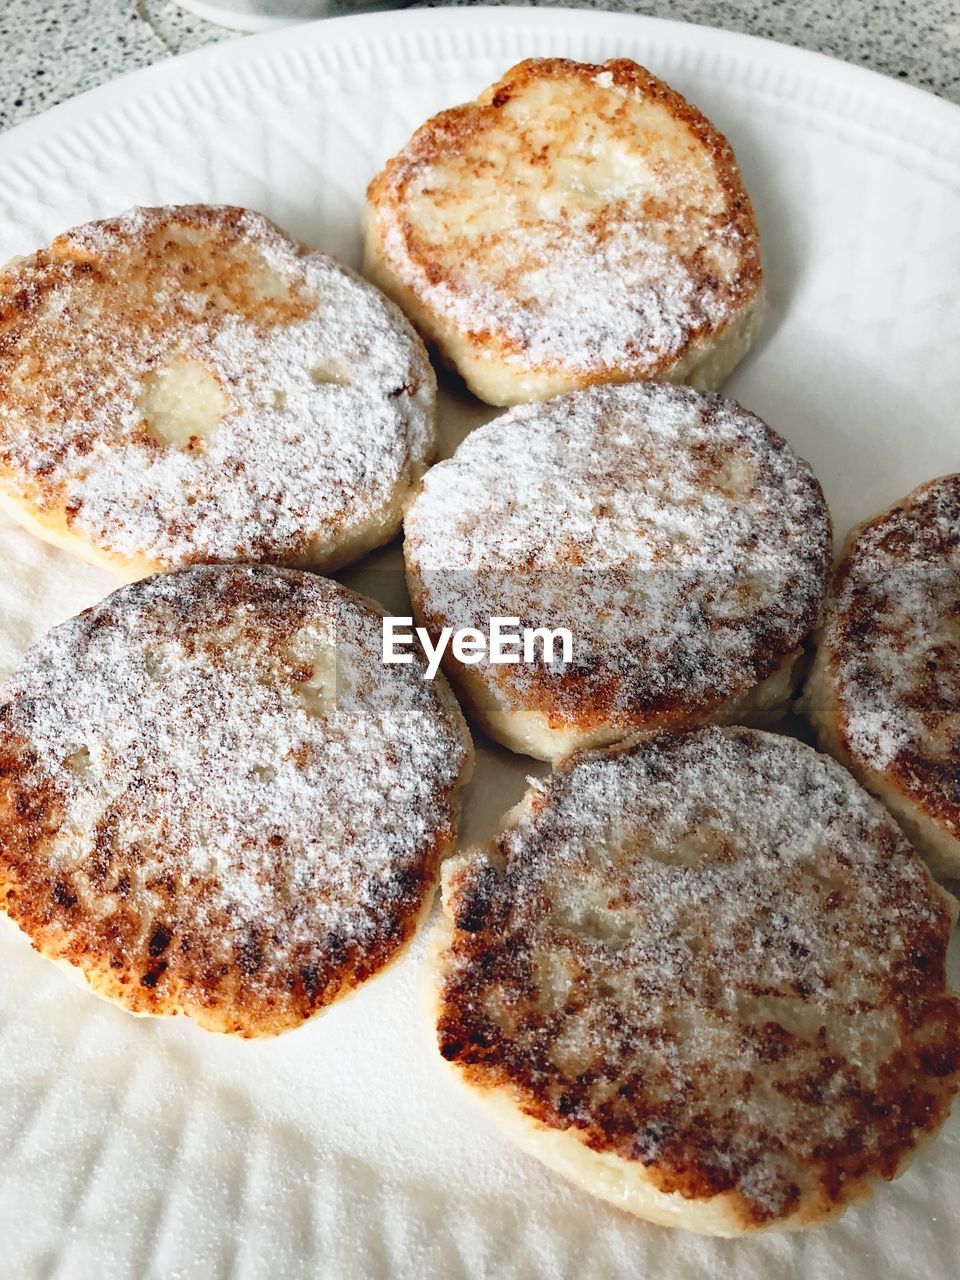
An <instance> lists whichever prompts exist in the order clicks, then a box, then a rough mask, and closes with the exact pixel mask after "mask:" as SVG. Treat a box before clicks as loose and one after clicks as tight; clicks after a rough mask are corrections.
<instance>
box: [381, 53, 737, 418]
mask: <svg viewBox="0 0 960 1280" xmlns="http://www.w3.org/2000/svg"><path fill="white" fill-rule="evenodd" d="M365 271H366V274H367V275H368V276H369V277H370V279H372V280H375V281H376V282H377V283H378V284H379V285H380V287H381V288H382V289H383V290H384V291H385V292H386V293H388V294H389V295H390V296H391V297H393V298H395V299H396V300H397V301H398V302H399V303H400V305H401V306H402V307H403V308H404V310H405V311H406V312H407V314H408V315H409V316H410V317H411V318H412V319H413V321H414V323H415V324H416V325H417V326H418V328H419V329H420V331H421V332H422V333H423V334H424V335H425V336H426V337H427V338H429V339H430V340H432V342H434V343H435V344H436V346H437V347H438V349H439V351H440V353H441V355H442V356H443V357H444V358H445V359H446V360H447V361H448V362H449V363H450V364H452V365H453V366H454V367H455V368H456V369H457V370H458V371H459V373H460V374H461V375H462V376H463V378H464V379H465V380H466V383H467V386H468V387H469V388H470V390H471V391H473V392H474V393H475V394H476V395H478V396H479V397H480V398H481V399H482V400H486V401H488V402H489V403H490V404H497V405H510V404H519V403H522V402H525V401H529V400H543V399H546V398H547V397H548V396H553V395H558V394H559V393H560V392H563V391H570V390H573V389H574V388H576V387H585V386H588V385H590V384H592V383H595V382H629V381H634V380H636V379H646V378H651V379H655V380H657V381H666V382H687V383H690V384H691V385H692V386H695V387H698V388H699V389H700V390H713V389H715V388H716V387H718V386H720V384H721V383H722V382H723V380H724V379H725V378H726V377H727V375H728V374H729V373H730V372H731V370H732V369H733V368H734V367H735V365H737V364H738V363H739V361H740V360H741V359H742V358H743V356H744V355H746V353H747V351H748V349H749V347H750V344H751V342H752V341H753V338H754V336H755V334H756V332H757V329H758V328H759V325H760V321H761V318H762V310H763V305H762V302H763V299H762V287H761V286H762V271H761V266H760V250H759V239H758V235H757V227H756V223H755V221H754V216H753V209H752V207H751V204H750V198H749V196H748V195H747V192H746V189H745V188H744V185H743V180H742V178H741V176H740V171H739V169H738V167H737V162H736V159H735V157H734V154H733V151H732V149H731V147H730V144H729V143H728V142H727V140H726V139H725V138H724V137H723V136H722V135H721V134H720V133H718V131H717V130H716V129H715V128H714V127H713V125H712V124H711V123H710V121H709V120H707V119H705V118H704V116H702V115H701V114H700V112H699V111H697V109H696V108H695V107H693V106H691V105H690V103H688V102H686V101H685V100H684V99H683V98H682V97H680V95H679V94H677V93H674V91H673V90H672V89H670V88H669V87H668V86H667V85H665V84H664V83H663V81H661V80H658V79H656V77H655V76H652V75H651V74H650V73H649V72H648V71H646V70H645V69H644V68H643V67H640V66H638V65H637V64H636V63H635V62H631V61H629V60H628V59H626V58H620V59H616V60H614V61H610V62H606V63H604V64H603V65H602V66H593V65H588V64H584V63H578V62H570V61H568V60H566V59H564V58H532V59H529V60H528V61H526V62H521V63H520V64H519V65H518V66H516V67H514V68H512V70H510V71H508V72H507V74H506V75H505V76H504V78H503V79H502V80H500V81H499V82H498V83H497V84H495V85H492V86H491V87H490V88H489V89H487V90H486V91H485V92H484V93H483V94H481V95H480V97H479V99H478V100H477V101H476V102H472V103H468V104H467V105H465V106H461V107H454V108H453V109H452V110H449V111H442V112H441V113H440V114H439V115H437V116H434V117H433V119H432V120H428V121H427V123H426V124H424V125H423V126H422V127H421V128H420V129H418V130H417V132H416V133H415V134H414V135H413V137H412V138H411V139H410V141H409V142H408V143H407V145H406V146H405V147H404V148H403V150H402V151H401V152H400V153H399V154H398V155H396V156H395V157H394V158H393V159H392V160H390V161H389V162H388V163H387V165H386V167H385V168H384V169H383V171H382V172H381V173H380V174H378V175H377V177H376V178H374V179H373V181H372V182H371V183H370V187H369V189H368V192H367V208H366V260H365Z"/></svg>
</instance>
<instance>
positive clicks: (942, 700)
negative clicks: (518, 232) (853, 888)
mask: <svg viewBox="0 0 960 1280" xmlns="http://www.w3.org/2000/svg"><path fill="white" fill-rule="evenodd" d="M803 707H804V710H805V711H806V713H807V715H808V716H809V718H810V720H811V722H812V723H813V725H814V727H815V728H816V730H817V733H818V737H819V742H820V746H821V748H822V749H823V750H824V751H829V752H830V753H831V755H835V756H836V757H837V759H838V760H841V761H842V762H843V763H844V764H845V765H846V766H847V768H848V769H850V770H851V771H852V772H853V774H854V775H855V776H856V777H857V778H858V779H859V780H860V782H862V783H863V785H864V786H865V787H866V788H867V789H868V790H869V791H872V792H873V794H874V795H876V796H878V797H879V798H880V799H881V800H882V801H883V802H884V804H885V805H886V806H887V808H888V809H890V810H891V812H892V813H893V814H894V816H895V817H896V818H897V819H898V820H899V822H900V825H901V826H902V827H903V828H904V830H905V831H906V833H907V835H908V836H909V837H910V839H911V841H912V842H913V844H914V845H915V847H916V848H917V849H918V850H919V851H920V853H922V854H923V855H924V857H925V858H926V859H927V861H928V862H929V864H930V866H931V868H932V869H933V871H934V872H935V873H936V874H938V875H942V876H945V877H947V878H951V879H960V475H950V476H943V477H941V478H940V479H938V480H932V481H930V483H929V484H925V485H921V486H920V488H919V489H915V490H914V491H913V493H911V494H909V495H908V496H907V497H906V498H904V500H903V501H902V502H900V503H898V504H897V505H896V506H895V507H892V508H891V509H890V510H889V511H885V512H883V514H881V515H878V516H875V517H874V518H873V519H872V520H868V521H866V523H865V524H862V525H860V526H859V528H857V529H854V530H853V532H852V533H851V534H850V536H849V538H848V539H847V542H846V545H845V547H844V550H843V553H842V555H841V557H840V561H839V563H838V565H837V568H836V571H835V575H834V580H833V586H832V589H831V592H830V595H829V606H828V608H827V611H826V617H825V622H824V626H823V630H822V634H821V635H820V637H819V643H818V647H817V655H816V659H815V661H814V665H813V669H812V670H811V673H810V678H809V680H808V682H807V686H806V689H805V691H804V699H803Z"/></svg>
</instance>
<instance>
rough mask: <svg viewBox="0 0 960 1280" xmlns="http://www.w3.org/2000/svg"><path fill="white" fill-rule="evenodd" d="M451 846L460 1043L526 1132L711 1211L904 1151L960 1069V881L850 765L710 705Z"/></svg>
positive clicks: (629, 1184) (780, 1200)
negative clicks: (926, 856) (952, 948)
mask: <svg viewBox="0 0 960 1280" xmlns="http://www.w3.org/2000/svg"><path fill="white" fill-rule="evenodd" d="M507 821H508V822H509V825H508V826H507V827H506V828H505V829H504V830H503V832H502V833H501V834H500V835H499V836H498V837H497V838H496V839H495V840H494V841H493V842H492V843H491V844H490V846H489V847H487V848H486V849H475V850H472V851H470V852H468V853H465V854H463V855H460V856H457V857H456V858H453V859H451V860H449V861H448V862H447V863H446V864H445V865H444V869H443V898H444V919H443V921H442V923H441V925H440V926H439V927H438V929H437V932H436V934H435V937H434V939H433V944H434V945H433V952H432V959H431V968H432V974H431V977H432V981H431V983H430V991H431V998H432V999H433V1000H434V1002H435V1007H434V1008H433V1010H432V1012H433V1014H434V1017H435V1025H436V1028H437V1043H438V1047H439V1050H440V1054H441V1055H442V1057H443V1058H444V1059H445V1060H446V1061H447V1062H448V1063H449V1064H450V1065H451V1066H452V1068H453V1069H454V1074H455V1075H456V1077H457V1078H458V1079H459V1080H460V1081H461V1082H462V1083H463V1084H465V1085H466V1086H467V1087H468V1088H469V1089H470V1091H471V1092H472V1094H473V1096H474V1097H475V1098H476V1099H477V1100H478V1101H479V1102H481V1103H482V1104H483V1105H484V1106H485V1107H486V1108H487V1109H488V1111H489V1112H490V1114H491V1118H494V1119H496V1120H497V1121H498V1122H500V1123H501V1124H503V1125H504V1126H505V1127H506V1128H507V1129H508V1131H509V1133H510V1136H512V1137H513V1138H514V1139H515V1140H516V1141H517V1142H519V1143H520V1144H521V1145H522V1146H523V1147H524V1148H525V1149H527V1150H528V1151H529V1152H531V1153H532V1154H533V1155H536V1156H537V1157H539V1158H540V1159H541V1160H542V1161H544V1163H546V1164H548V1165H549V1166H551V1167H552V1168H554V1169H556V1170H557V1171H558V1172H560V1173H562V1174H564V1175H565V1176H566V1177H568V1178H570V1179H572V1180H573V1181H574V1182H576V1183H577V1184H579V1185H580V1186H582V1187H584V1188H586V1189H587V1190H589V1191H591V1192H593V1193H594V1194H595V1195H598V1196H600V1197H602V1198H603V1199H605V1200H609V1201H611V1202H612V1203H614V1204H616V1205H618V1206H619V1207H621V1208H623V1209H627V1210H629V1211H630V1212H633V1213H636V1214H638V1215H639V1216H641V1217H644V1218H648V1219H650V1220H651V1221H654V1222H658V1223H661V1224H664V1225H669V1226H677V1227H685V1228H687V1229H690V1230H693V1231H698V1232H702V1233H705V1234H711V1235H740V1234H744V1233H748V1232H753V1231H757V1230H760V1229H764V1228H773V1229H793V1228H798V1227H805V1226H811V1225H813V1224H815V1223H819V1222H822V1221H824V1220H825V1219H827V1218H830V1217H832V1216H833V1215H835V1214H837V1213H840V1212H842V1210H843V1209H844V1208H846V1207H847V1206H848V1205H849V1204H851V1203H853V1202H854V1201H856V1200H859V1199H862V1198H864V1197H865V1196H868V1195H869V1194H870V1192H871V1189H872V1187H873V1186H874V1184H875V1183H876V1182H877V1181H878V1180H880V1179H889V1178H893V1177H894V1176H895V1175H896V1174H897V1173H898V1172H899V1171H900V1170H901V1169H902V1168H903V1167H904V1165H905V1163H906V1162H907V1161H908V1160H909V1158H910V1157H911V1155H912V1154H913V1153H914V1151H915V1149H916V1148H917V1146H918V1145H919V1144H920V1143H921V1142H922V1141H923V1140H924V1139H926V1138H927V1137H928V1136H929V1135H931V1134H933V1133H934V1132H935V1131H936V1130H937V1129H938V1128H939V1126H940V1125H941V1124H942V1123H943V1121H944V1119H945V1118H946V1116H947V1113H948V1112H949V1109H950V1105H951V1101H952V1098H953V1096H954V1093H955V1092H956V1089H957V1087H958V1084H960V1002H958V1001H957V1000H956V998H955V997H953V996H951V995H950V994H948V992H947V990H946V985H945V954H946V948H947V941H948V938H949V935H950V929H951V924H952V918H953V915H954V911H955V908H956V903H955V902H954V901H953V899H952V898H950V897H949V895H947V894H946V893H945V892H944V891H943V890H941V889H939V888H938V887H937V885H936V884H935V882H934V881H933V880H932V879H931V877H930V874H929V872H928V871H927V869H926V867H925V866H924V865H923V862H922V861H921V860H920V858H918V857H917V856H916V854H915V853H914V852H913V850H912V849H911V847H910V845H909V844H908V843H907V841H906V840H905V839H904V837H903V834H902V833H901V831H900V830H899V828H898V827H897V825H896V823H895V822H894V821H893V820H892V819H891V818H890V817H889V816H888V815H887V814H886V813H885V812H884V811H883V809H882V808H881V806H880V805H879V804H878V803H877V802H876V801H875V800H873V799H872V798H871V797H870V796H869V795H867V793H866V792H864V791H862V790H861V788H860V787H859V786H858V785H857V783H856V782H855V781H854V779H853V778H852V777H851V776H850V774H848V773H847V772H846V771H845V770H844V769H843V768H841V766H840V765H839V764H837V763H836V762H835V761H833V760H831V759H830V758H829V757H827V756H822V755H819V754H818V753H817V752H815V751H813V750H812V749H811V748H810V747H807V746H804V745H803V744H802V743H800V742H797V741H795V740H794V739H791V738H785V737H778V736H775V735H772V734H767V733H758V732H757V731H755V730H750V729H719V728H715V727H707V728H700V729H697V730H694V731H692V732H689V733H686V734H679V735H673V734H669V733H664V734H659V735H656V736H653V737H645V738H644V737H639V738H635V739H632V740H630V741H628V742H625V743H623V744H621V745H620V746H618V747H614V748H610V749H607V750H606V751H603V752H590V753H585V754H582V755H577V756H573V757H571V759H570V760H569V761H567V762H565V763H564V764H563V765H561V766H560V768H559V769H558V770H556V771H555V772H554V773H553V774H552V775H550V776H549V777H548V778H546V779H544V780H543V781H542V782H539V783H536V784H535V785H534V787H533V789H532V790H531V791H530V792H528V794H527V796H526V798H525V799H524V800H523V801H522V802H521V804H520V805H519V806H518V807H517V809H516V810H514V811H513V812H512V814H510V815H508V819H507Z"/></svg>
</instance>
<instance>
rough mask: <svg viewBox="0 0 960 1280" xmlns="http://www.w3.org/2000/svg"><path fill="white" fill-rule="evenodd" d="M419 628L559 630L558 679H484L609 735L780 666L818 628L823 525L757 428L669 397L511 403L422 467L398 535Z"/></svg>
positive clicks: (496, 674)
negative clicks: (507, 621)
mask: <svg viewBox="0 0 960 1280" xmlns="http://www.w3.org/2000/svg"><path fill="white" fill-rule="evenodd" d="M405 532H406V545H405V554H406V557H407V564H408V569H409V571H410V574H411V577H412V580H413V584H414V585H413V589H414V596H415V598H416V599H417V601H418V602H419V604H420V605H421V607H422V609H423V612H424V613H425V615H426V616H427V618H428V620H430V621H431V623H433V624H435V625H439V624H440V623H444V624H450V625H453V626H455V627H459V626H474V627H479V628H481V629H486V627H487V626H488V623H489V619H490V617H492V616H502V617H518V618H519V619H520V620H521V625H524V626H533V627H539V626H548V627H551V628H552V627H557V626H565V627H567V628H568V629H569V630H570V631H571V632H572V635H573V637H574V662H573V664H572V666H570V667H566V668H564V667H561V666H559V665H557V664H554V665H553V666H544V665H543V664H541V665H539V666H529V665H525V664H520V665H518V666H500V667H493V666H489V665H487V666H481V667H478V668H475V670H478V671H479V672H481V673H482V675H483V677H484V679H485V680H487V681H488V682H489V685H490V688H491V690H492V691H493V692H494V694H495V696H496V697H497V698H498V699H500V700H502V702H503V703H504V705H507V706H509V705H511V704H515V703H516V702H517V701H518V700H520V701H522V700H525V699H528V698H530V697H532V696H534V695H535V696H536V697H537V698H538V699H542V700H544V702H545V703H546V704H547V705H549V706H550V707H551V709H552V710H555V711H556V712H557V713H558V714H563V713H564V712H567V713H572V712H574V711H576V712H578V713H579V714H581V715H582V714H585V713H586V712H587V711H588V710H590V709H593V710H595V711H599V712H601V713H602V714H604V715H608V716H610V717H612V718H613V719H623V721H624V723H630V722H631V720H632V721H633V722H637V723H641V722H644V721H646V720H653V721H655V720H656V718H657V716H659V715H660V714H661V712H665V713H670V714H674V715H676V714H677V713H678V712H679V714H680V715H681V717H682V715H683V714H684V713H685V712H687V711H688V710H689V709H690V708H691V707H696V706H699V707H700V708H701V709H702V708H704V707H707V706H709V705H711V704H712V703H713V702H719V701H722V700H724V699H726V698H729V697H731V696H734V695H736V694H738V693H740V692H742V691H744V690H746V689H748V688H750V687H752V686H753V685H754V684H756V683H757V682H758V681H759V680H762V679H763V678H765V677H766V676H767V675H768V674H769V673H770V672H771V671H772V670H774V669H776V667H777V666H778V665H779V663H780V662H781V661H782V659H783V658H784V657H785V656H786V655H787V654H789V653H790V652H791V651H792V650H793V649H794V648H795V647H796V646H797V645H798V643H799V642H800V640H801V639H802V638H803V636H804V634H805V633H806V631H807V630H808V628H809V627H810V626H811V624H812V622H813V621H814V619H815V618H816V616H817V613H818V609H819V606H820V600H821V596H822V592H823V586H824V581H825V577H826V572H827V566H828V557H829V548H830V524H829V517H828V514H827V511H826V507H825V505H824V501H823V496H822V493H821V491H820V487H819V485H818V484H817V482H816V480H815V479H814V477H813V475H812V474H811V472H810V469H809V468H808V467H807V466H806V464H804V463H803V462H801V461H800V460H799V459H798V458H796V456H795V455H794V454H793V453H792V452H791V451H790V450H789V448H788V447H787V446H786V444H785V443H784V442H783V441H782V440H781V439H780V438H779V437H778V436H776V435H775V434H774V433H773V432H772V431H770V430H769V428H767V427H766V426H765V425H764V424H763V423H762V422H761V421H760V420H759V419H758V418H756V417H754V416H753V415H752V414H749V413H747V412H746V411H745V410H743V409H741V408H740V407H739V406H738V405H736V404H734V403H733V402H731V401H726V400H722V399H720V398H719V397H716V396H712V397H702V396H699V395H697V394H696V393H695V392H692V391H689V390H686V389H684V388H677V387H669V386H656V385H651V384H635V385H629V386H608V387H595V388H591V389H590V390H587V391H584V392H575V393H573V394H571V395H568V396H563V397H559V398H558V399H556V400H553V401H549V402H546V403H544V404H540V405H529V406H524V407H522V408H520V409H517V410H514V411H512V412H511V413H508V414H506V415H504V416H503V417H501V418H499V419H498V420H496V421H495V422H493V423H490V424H489V425H487V426H486V427H483V428H481V429H480V430H478V431H476V432H474V433H473V434H472V435H471V436H470V437H468V439H467V440H466V441H465V442H464V443H463V444H462V445H461V446H460V448H459V449H458V451H457V453H456V454H455V456H454V457H453V458H452V459H450V460H449V461H446V462H442V463H440V464H439V465H438V466H436V467H434V468H433V469H432V470H431V471H430V472H429V474H428V475H427V476H426V478H425V479H424V481H423V484H422V486H421V490H420V493H419V495H418V497H417V499H416V500H415V502H414V504H413V505H412V507H411V509H410V511H409V512H408V515H407V519H406V521H405Z"/></svg>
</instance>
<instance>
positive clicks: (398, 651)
mask: <svg viewBox="0 0 960 1280" xmlns="http://www.w3.org/2000/svg"><path fill="white" fill-rule="evenodd" d="M417 640H419V642H420V647H421V649H422V650H423V652H424V656H425V657H426V659H427V668H426V671H425V672H424V676H423V678H424V679H425V680H432V679H433V678H434V676H435V675H436V674H437V672H438V671H439V669H440V660H441V659H442V657H443V655H444V653H445V652H446V651H447V647H448V646H449V648H450V652H451V653H452V654H453V656H454V658H456V660H457V661H458V662H463V663H465V664H466V665H467V666H473V665H475V664H476V663H478V662H484V661H486V662H492V663H494V664H495V665H497V666H499V665H501V664H503V663H512V662H527V663H533V662H538V661H541V662H543V663H545V664H547V665H552V664H553V663H554V662H562V663H564V664H567V663H570V662H572V661H573V636H572V635H571V634H570V632H569V631H568V630H567V628H566V627H555V628H554V629H553V630H551V629H550V628H549V627H523V628H522V629H521V627H520V619H519V618H491V619H490V630H489V633H487V632H483V631H480V630H478V629H477V628H476V627H460V628H458V629H457V630H456V631H455V630H454V629H453V627H444V628H443V629H442V630H441V631H440V632H439V634H438V635H437V639H436V643H434V641H433V639H432V638H431V636H430V632H429V631H428V630H427V628H426V627H415V626H414V625H413V619H412V618H398V617H386V618H384V620H383V661H384V662H385V663H387V664H390V665H394V664H397V663H407V662H413V653H412V652H411V650H412V649H413V645H414V642H415V641H417ZM558 651H559V652H558Z"/></svg>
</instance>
